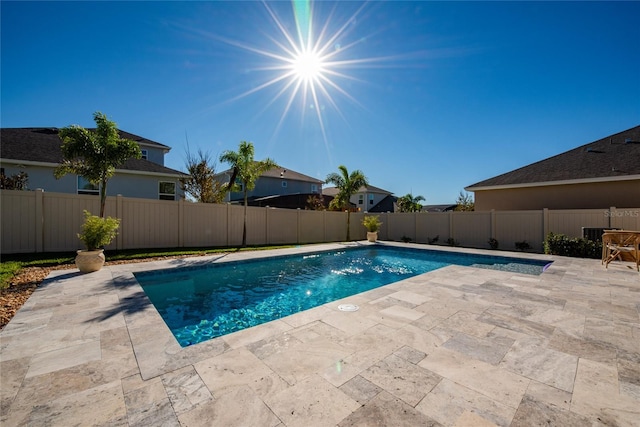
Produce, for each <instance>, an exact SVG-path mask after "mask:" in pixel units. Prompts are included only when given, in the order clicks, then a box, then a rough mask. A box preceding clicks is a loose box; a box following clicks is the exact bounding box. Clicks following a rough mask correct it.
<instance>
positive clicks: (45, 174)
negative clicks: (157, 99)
mask: <svg viewBox="0 0 640 427" xmlns="http://www.w3.org/2000/svg"><path fill="white" fill-rule="evenodd" d="M20 166H21V167H18V165H12V164H8V163H5V162H3V163H2V167H3V168H4V172H5V175H7V176H11V175H14V174H17V173H19V172H26V173H27V174H28V175H29V178H28V182H27V189H28V190H35V189H38V188H41V189H42V190H44V191H47V192H50V193H71V194H77V192H78V180H77V175H71V174H69V175H65V176H63V177H62V178H60V179H55V177H54V176H53V170H54V167H53V166H52V167H46V166H31V165H20ZM161 181H162V182H173V183H174V184H175V189H176V200H179V199H180V198H183V197H184V193H183V192H182V191H181V189H180V183H179V182H178V179H177V178H176V177H175V176H166V177H163V176H157V175H153V176H151V175H144V174H136V173H128V171H118V172H116V175H114V176H113V177H112V178H111V179H110V180H109V182H108V183H107V196H117V195H118V194H122V195H123V196H126V197H139V198H145V199H158V198H159V183H160V182H161Z"/></svg>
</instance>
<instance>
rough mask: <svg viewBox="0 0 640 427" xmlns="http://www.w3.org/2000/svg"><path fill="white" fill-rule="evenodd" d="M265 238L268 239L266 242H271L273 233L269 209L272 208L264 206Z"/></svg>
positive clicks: (268, 243)
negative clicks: (270, 231) (270, 225)
mask: <svg viewBox="0 0 640 427" xmlns="http://www.w3.org/2000/svg"><path fill="white" fill-rule="evenodd" d="M264 209H265V211H264V238H265V240H266V242H265V243H266V244H267V245H270V244H271V233H269V228H271V227H269V210H270V208H264Z"/></svg>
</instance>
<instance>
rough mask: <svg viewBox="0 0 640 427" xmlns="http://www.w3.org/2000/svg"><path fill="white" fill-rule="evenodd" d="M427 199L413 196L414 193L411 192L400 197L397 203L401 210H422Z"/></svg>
mask: <svg viewBox="0 0 640 427" xmlns="http://www.w3.org/2000/svg"><path fill="white" fill-rule="evenodd" d="M424 200H425V198H424V197H422V196H416V197H413V194H411V193H409V194H407V195H404V196H402V197H399V198H398V201H397V202H396V204H397V205H398V209H400V212H420V211H421V210H422V204H421V203H420V202H423V201H424Z"/></svg>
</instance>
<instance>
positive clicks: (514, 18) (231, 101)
mask: <svg viewBox="0 0 640 427" xmlns="http://www.w3.org/2000/svg"><path fill="white" fill-rule="evenodd" d="M305 5H307V4H306V3H305V2H299V4H298V6H299V7H300V11H299V13H298V15H297V16H298V18H299V19H298V23H299V26H300V28H306V24H305V23H306V22H311V23H312V24H311V29H312V30H311V31H312V34H313V35H314V36H313V37H312V40H313V41H317V40H320V41H321V45H322V46H325V45H326V50H325V51H324V54H325V55H328V57H327V58H326V59H325V63H324V65H323V67H324V69H323V71H322V72H323V75H324V77H325V78H326V79H329V80H330V81H331V82H332V83H327V81H326V80H324V79H322V80H321V81H322V82H323V87H324V88H325V91H326V93H325V92H323V90H322V88H321V87H320V86H319V85H318V84H316V85H315V87H316V91H317V93H318V98H317V102H314V101H313V99H312V98H311V97H310V96H307V98H306V99H304V97H303V90H302V89H300V90H298V92H297V94H296V95H295V96H293V97H292V93H293V88H294V87H295V84H294V85H289V86H287V84H289V81H290V79H289V78H287V79H282V80H278V81H277V82H275V83H273V84H270V85H267V84H266V83H268V82H270V81H272V80H274V79H278V78H281V77H282V76H283V74H284V73H285V71H283V70H282V69H277V68H278V66H282V65H283V64H285V62H284V60H282V59H278V58H274V57H273V56H269V55H270V54H277V55H279V56H285V57H290V56H291V55H288V54H286V53H285V51H284V50H283V49H282V46H288V41H287V40H286V38H285V36H284V35H283V30H281V29H280V28H282V29H284V32H286V33H288V34H291V35H292V40H294V42H295V43H298V40H299V39H298V36H297V30H296V28H297V26H296V19H295V16H296V15H295V14H294V12H293V10H294V8H293V7H292V3H290V2H285V1H280V2H270V3H266V4H265V3H260V2H195V1H194V2H98V3H91V2H42V3H40V2H7V1H2V3H1V6H0V7H1V15H2V16H1V19H2V21H1V51H2V53H1V55H2V56H1V60H2V62H1V73H2V74H1V84H2V86H1V105H0V106H1V111H0V114H1V115H0V122H1V126H2V127H38V126H47V127H64V126H68V125H70V124H79V125H82V126H86V127H91V126H93V121H92V114H93V112H94V111H102V112H103V113H105V114H107V115H108V117H109V118H110V119H112V120H114V121H115V122H116V123H117V124H118V126H119V127H120V128H121V129H123V130H126V131H128V132H132V133H135V134H138V135H141V136H144V137H146V138H149V139H152V140H155V141H158V142H161V143H163V144H166V145H169V146H171V147H172V150H171V152H170V153H169V154H168V155H167V156H166V166H168V167H171V168H174V169H179V170H184V159H185V157H186V156H185V152H186V148H187V144H186V141H187V140H188V143H189V148H190V150H191V151H192V152H196V151H197V150H198V149H202V150H204V151H206V152H208V153H210V154H211V156H212V157H213V158H217V157H218V156H219V155H220V153H222V151H224V150H227V149H232V150H236V149H237V147H238V143H239V142H240V141H242V140H246V141H252V142H253V143H254V145H255V148H256V158H257V159H261V158H264V157H267V156H268V157H271V158H272V159H274V160H275V161H276V162H278V163H279V164H280V165H282V166H283V167H285V168H288V169H292V170H295V171H298V172H301V173H304V174H307V175H310V176H313V177H316V178H319V179H324V178H325V177H326V176H327V174H328V173H330V172H334V171H336V170H337V167H338V166H339V165H341V164H344V165H345V166H346V167H347V168H348V169H349V170H353V169H361V170H362V171H363V172H364V173H365V175H366V176H367V177H368V178H369V182H370V184H372V185H374V186H377V187H381V188H383V189H385V190H388V191H390V192H392V193H394V194H395V195H397V196H402V195H404V194H406V193H409V192H412V193H413V194H414V195H422V196H424V197H425V198H426V200H427V201H426V203H427V204H439V203H449V202H453V201H455V199H456V197H457V195H458V193H459V192H460V191H461V190H462V189H463V188H464V187H465V186H468V185H471V184H474V183H476V182H478V181H481V180H484V179H487V178H490V177H492V176H495V175H498V174H501V173H504V172H508V171H510V170H513V169H515V168H518V167H521V166H525V165H527V164H529V163H532V162H535V161H538V160H542V159H544V158H547V157H549V156H552V155H555V154H558V153H561V152H563V151H566V150H569V149H571V148H574V147H576V146H578V145H582V144H585V143H588V142H590V141H593V140H596V139H599V138H601V137H604V136H607V135H610V134H612V133H616V132H619V131H623V130H626V129H628V128H630V127H633V126H636V125H638V124H640V71H639V70H640V35H639V33H638V30H637V18H638V16H640V2H602V3H600V2H417V1H412V2H370V3H366V4H365V3H359V2H340V3H333V2H318V3H315V4H309V6H310V10H311V13H310V14H306V15H305V12H304V6H305ZM305 18H310V19H305ZM277 23H280V26H281V27H279V26H278V25H277ZM334 35H336V37H335V38H333V36H334ZM289 49H290V48H289ZM262 86H266V87H263V88H261V87H262ZM318 110H319V111H320V115H319V116H318V114H317V112H318ZM226 168H227V165H225V164H220V163H218V164H217V170H223V169H226Z"/></svg>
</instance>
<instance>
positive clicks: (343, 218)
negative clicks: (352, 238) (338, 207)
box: [324, 211, 347, 242]
mask: <svg viewBox="0 0 640 427" xmlns="http://www.w3.org/2000/svg"><path fill="white" fill-rule="evenodd" d="M346 238H347V214H346V213H345V212H332V211H326V212H325V217H324V239H325V241H326V242H344V239H346Z"/></svg>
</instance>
